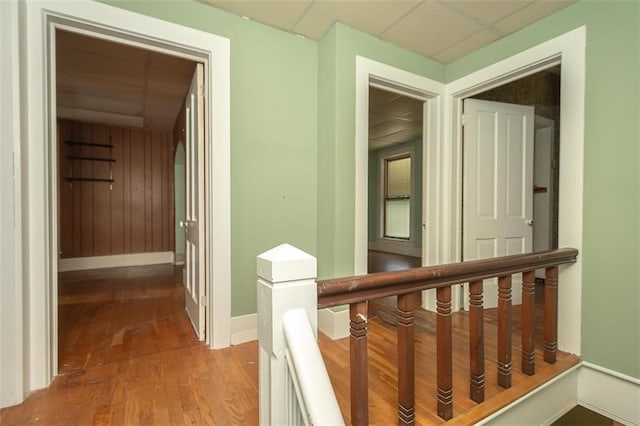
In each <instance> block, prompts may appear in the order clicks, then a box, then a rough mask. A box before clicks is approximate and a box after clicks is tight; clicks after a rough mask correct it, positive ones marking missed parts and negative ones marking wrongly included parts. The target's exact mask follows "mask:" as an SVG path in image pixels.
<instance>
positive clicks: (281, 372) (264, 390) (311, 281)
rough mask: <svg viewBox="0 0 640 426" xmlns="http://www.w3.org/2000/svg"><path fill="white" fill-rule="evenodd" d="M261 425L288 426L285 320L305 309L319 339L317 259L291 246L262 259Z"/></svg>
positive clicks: (260, 292)
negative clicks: (288, 313)
mask: <svg viewBox="0 0 640 426" xmlns="http://www.w3.org/2000/svg"><path fill="white" fill-rule="evenodd" d="M257 272H258V285H257V290H258V340H259V343H260V360H259V363H260V364H259V370H260V373H259V380H260V386H259V391H260V395H259V398H260V424H261V425H266V424H271V425H282V424H285V419H286V417H285V397H284V395H285V385H286V382H285V364H286V361H285V357H284V352H285V336H284V331H283V327H282V316H283V314H284V313H285V312H287V311H289V310H291V309H295V308H302V309H304V310H305V311H306V313H307V316H308V317H309V322H310V323H311V326H312V328H313V331H314V333H315V334H316V337H317V333H318V332H317V326H318V320H317V317H318V302H317V301H318V295H317V292H316V281H315V279H316V258H315V257H313V256H311V255H310V254H307V253H305V252H303V251H302V250H299V249H297V248H295V247H293V246H291V245H289V244H282V245H280V246H278V247H275V248H273V249H271V250H269V251H266V252H264V253H262V254H261V255H259V256H258V259H257Z"/></svg>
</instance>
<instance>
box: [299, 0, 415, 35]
mask: <svg viewBox="0 0 640 426" xmlns="http://www.w3.org/2000/svg"><path fill="white" fill-rule="evenodd" d="M418 3H419V0H376V1H371V0H361V1H336V0H316V1H314V2H313V4H312V6H311V7H310V8H309V10H308V11H307V12H306V13H305V15H304V16H303V17H302V19H300V22H298V24H297V25H296V27H295V28H294V31H295V32H297V33H299V34H303V35H305V36H307V37H311V38H314V39H320V38H322V36H324V34H325V33H326V32H327V31H328V30H329V28H330V27H331V25H333V23H334V22H335V21H340V22H343V23H345V24H347V25H349V26H351V27H354V28H357V29H358V30H361V31H364V32H366V33H369V34H374V35H375V34H379V33H380V32H381V31H383V30H384V29H385V28H387V27H389V26H390V25H391V24H393V23H394V22H395V21H397V20H398V19H400V18H401V17H402V16H403V15H404V14H406V13H407V12H409V11H410V10H411V9H412V8H414V7H415V6H416V5H417V4H418Z"/></svg>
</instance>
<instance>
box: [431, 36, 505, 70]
mask: <svg viewBox="0 0 640 426" xmlns="http://www.w3.org/2000/svg"><path fill="white" fill-rule="evenodd" d="M499 38H500V35H499V34H498V33H496V32H493V31H490V30H482V31H478V32H477V33H475V34H473V35H471V36H469V37H467V38H465V39H464V40H462V41H461V42H459V43H457V44H455V45H453V46H451V47H450V48H448V49H446V50H443V51H442V52H440V53H438V54H437V55H435V56H434V57H433V59H435V60H436V61H438V62H442V63H443V64H448V63H449V62H452V61H455V60H456V59H458V58H461V57H463V56H464V55H466V54H467V53H471V52H473V51H474V50H476V49H478V48H480V47H482V46H484V45H487V44H490V43H492V42H494V41H496V40H498V39H499Z"/></svg>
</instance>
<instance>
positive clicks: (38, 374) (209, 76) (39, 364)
mask: <svg viewBox="0 0 640 426" xmlns="http://www.w3.org/2000/svg"><path fill="white" fill-rule="evenodd" d="M24 16H25V21H24V23H26V26H25V29H24V32H25V33H26V42H25V43H26V49H25V50H24V55H25V58H22V59H23V60H24V67H25V71H26V72H25V73H24V75H25V80H26V81H29V82H30V83H29V85H28V87H29V91H28V93H27V96H26V100H23V102H24V107H23V109H22V113H23V115H22V117H23V120H24V123H27V124H26V126H27V127H28V129H29V132H28V133H27V134H26V136H25V138H24V143H25V145H26V146H27V147H28V149H27V150H25V152H26V154H25V157H24V159H23V162H24V164H25V176H26V188H27V190H26V191H25V192H26V193H27V194H28V195H26V198H27V199H26V200H25V203H26V204H25V205H27V206H28V209H26V211H25V214H26V217H27V219H26V220H25V221H24V224H25V226H26V227H27V229H28V232H27V236H26V237H25V240H24V250H23V253H22V254H21V257H22V259H23V264H24V265H25V269H26V270H28V271H30V274H29V276H28V277H27V278H26V280H25V283H24V285H25V286H27V288H28V291H27V292H26V294H28V300H27V301H25V303H26V305H27V306H28V312H30V315H29V317H28V318H27V321H28V324H25V329H28V330H29V331H30V333H28V334H27V335H26V336H25V348H27V349H25V350H24V352H23V360H24V366H25V370H26V371H27V372H28V374H27V375H26V377H25V378H24V380H25V383H26V386H25V391H30V390H35V389H39V388H43V387H46V386H48V385H49V384H50V383H51V381H52V379H53V377H54V376H55V374H56V372H57V363H58V360H57V340H58V339H57V328H58V326H57V297H56V295H57V290H58V289H57V285H58V282H57V272H58V266H57V261H58V249H57V248H58V226H57V224H58V211H57V203H58V199H57V198H58V196H57V164H56V161H55V158H56V152H57V141H56V138H55V135H56V131H55V128H56V127H55V126H56V120H55V116H56V99H55V96H56V94H55V81H56V80H55V31H56V29H64V30H65V31H72V32H76V33H80V34H83V35H87V36H91V37H98V38H103V39H106V40H109V41H114V42H118V43H124V44H128V45H132V46H136V47H140V48H144V49H148V50H155V51H159V52H162V53H165V54H169V55H173V56H179V57H182V58H186V59H189V60H193V61H196V62H202V63H204V64H205V76H206V80H205V81H206V83H205V87H206V89H205V96H206V98H207V99H208V101H207V102H208V105H209V108H208V109H207V112H206V118H205V121H206V126H207V135H208V136H207V140H206V148H205V151H206V152H205V154H206V155H205V164H206V166H205V167H206V169H207V170H206V177H205V189H207V191H206V192H207V194H208V195H207V196H206V197H205V199H204V201H205V203H206V204H208V205H213V206H215V208H213V209H208V210H207V216H206V225H205V226H206V238H205V239H206V240H207V243H206V244H207V256H208V257H207V271H206V279H207V288H208V289H209V290H210V291H208V293H207V297H208V301H207V302H208V306H210V307H211V309H207V328H208V330H209V331H210V333H208V335H207V342H208V343H209V345H210V346H211V347H212V348H217V347H226V346H228V345H229V344H230V335H231V327H230V322H231V318H230V317H231V288H230V281H231V280H230V276H231V266H230V265H231V262H230V241H231V239H230V119H229V109H230V108H229V106H230V61H229V57H230V54H229V52H230V51H229V40H228V39H226V38H223V37H219V36H216V35H213V34H209V33H205V32H202V31H199V30H195V29H191V28H187V27H184V26H181V25H177V24H173V23H170V22H166V21H160V20H158V19H154V18H151V17H148V16H144V15H140V14H137V13H133V12H129V11H126V10H124V9H119V8H116V7H112V6H108V5H104V4H101V3H98V2H93V1H88V0H76V1H74V2H72V3H68V2H25V15H24ZM103 22H108V23H109V25H108V26H107V25H105V24H101V23H103ZM214 58H215V60H213V59H214ZM213 94H215V96H213ZM214 118H215V122H216V126H212V122H213V120H214ZM214 141H215V143H214ZM213 234H215V235H216V238H215V240H214V239H213V238H212V235H213ZM214 325H215V326H214Z"/></svg>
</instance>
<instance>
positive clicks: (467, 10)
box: [439, 0, 533, 24]
mask: <svg viewBox="0 0 640 426" xmlns="http://www.w3.org/2000/svg"><path fill="white" fill-rule="evenodd" d="M439 1H440V2H441V3H442V4H445V5H447V6H449V7H451V8H452V9H455V10H457V11H460V12H462V13H464V14H465V15H468V16H470V17H473V18H476V19H479V20H480V21H482V22H484V23H487V24H493V23H494V22H496V21H498V20H500V19H502V18H504V17H505V16H507V15H510V14H512V13H514V12H515V11H517V10H519V9H522V8H523V7H525V6H527V5H528V4H530V3H532V2H533V0H509V1H505V0H439Z"/></svg>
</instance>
